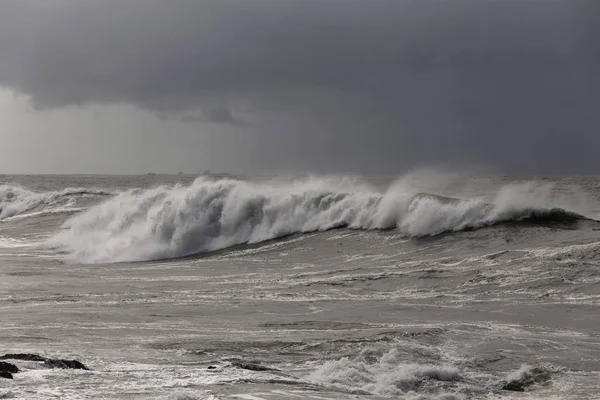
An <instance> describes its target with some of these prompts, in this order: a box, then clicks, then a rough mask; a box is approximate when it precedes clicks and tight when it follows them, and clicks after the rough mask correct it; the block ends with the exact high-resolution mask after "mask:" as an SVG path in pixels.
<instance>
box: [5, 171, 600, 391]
mask: <svg viewBox="0 0 600 400" xmlns="http://www.w3.org/2000/svg"><path fill="white" fill-rule="evenodd" d="M596 219H600V177H595V176H564V177H551V178H548V177H503V176H482V175H468V174H458V173H456V174H453V173H449V172H441V171H434V170H421V171H416V172H413V173H409V174H406V175H403V176H399V177H382V178H360V177H349V176H304V177H294V176H287V177H254V178H252V177H234V176H218V175H206V176H200V177H198V176H187V175H177V176H162V175H144V176H49V175H48V176H7V175H3V176H2V175H0V356H3V357H0V358H2V359H3V362H7V363H10V364H12V365H14V366H15V367H16V368H18V370H19V371H18V372H15V373H12V379H9V378H8V377H7V378H0V398H15V399H28V400H35V399H172V400H175V399H179V400H184V399H185V400H191V399H235V398H237V399H251V400H256V399H413V400H416V399H420V400H425V399H439V400H442V399H443V400H451V399H600V307H599V306H600V222H597V221H596ZM24 353H26V354H30V355H39V356H40V357H38V358H35V357H33V356H23V355H22V354H24ZM19 354H21V356H19ZM50 359H62V360H77V361H79V362H81V363H83V364H84V365H85V366H86V367H87V368H88V369H77V368H65V367H66V366H68V365H66V364H65V363H62V364H60V363H58V364H57V363H52V362H48V360H50Z"/></svg>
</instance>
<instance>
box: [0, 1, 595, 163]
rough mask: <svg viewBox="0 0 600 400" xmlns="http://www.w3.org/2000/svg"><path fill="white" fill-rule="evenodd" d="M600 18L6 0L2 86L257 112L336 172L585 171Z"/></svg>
mask: <svg viewBox="0 0 600 400" xmlns="http://www.w3.org/2000/svg"><path fill="white" fill-rule="evenodd" d="M599 22H600V2H597V1H595V0H590V1H577V0H563V1H556V0H554V1H553V0H546V1H543V0H522V1H512V0H496V1H492V0H470V1H465V0H448V1H433V0H432V1H423V0H419V1H416V0H412V1H411V0H404V1H402V0H389V1H388V0H374V1H364V0H319V1H311V0H287V1H286V0H273V1H267V0H248V1H242V0H238V1H227V0H219V1H211V0H206V1H193V0H189V1H186V0H173V1H164V0H127V1H122V0H119V1H116V0H97V1H95V0H89V1H80V0H38V1H27V0H24V1H19V2H3V3H1V4H0V55H1V57H0V84H1V85H4V86H6V87H10V88H13V89H15V90H17V91H19V92H22V93H25V94H28V95H30V96H31V99H32V101H33V104H34V105H35V106H36V107H37V108H57V107H63V106H69V105H85V104H92V103H103V102H104V103H106V102H110V103H132V104H135V105H138V106H140V107H142V108H146V109H149V110H152V111H155V112H157V113H158V114H159V115H175V114H181V115H184V116H185V115H197V116H199V118H200V119H201V120H205V121H212V122H217V123H237V122H239V121H244V122H250V123H253V122H254V123H258V126H261V129H264V130H266V131H270V130H272V131H273V132H276V134H278V135H288V136H289V137H290V139H289V141H288V143H291V144H289V146H290V148H291V149H292V148H293V149H298V152H297V153H296V155H297V154H302V151H312V154H313V159H311V162H314V163H315V165H316V166H317V167H321V166H322V167H323V168H327V167H328V166H329V163H330V162H331V159H332V158H339V157H337V156H336V155H335V154H334V155H333V156H332V154H331V153H336V152H337V153H340V155H341V156H343V155H344V154H348V153H352V154H354V155H356V154H360V157H362V160H360V157H359V158H357V161H356V162H358V163H366V164H368V163H372V162H373V161H376V160H379V161H380V162H382V163H387V164H389V166H390V167H392V168H393V167H395V166H397V165H404V164H407V163H412V162H415V161H424V162H430V161H436V160H442V161H454V160H459V159H463V160H464V159H466V160H468V161H474V162H481V161H484V162H485V161H490V162H491V163H493V164H504V165H509V166H513V167H516V168H519V169H523V170H527V169H531V168H532V167H535V166H536V164H538V163H546V164H548V163H550V162H551V160H555V159H557V158H558V157H562V158H564V154H565V153H564V152H565V151H566V152H567V153H568V157H569V159H568V160H565V161H563V163H564V164H568V163H575V164H576V165H577V168H579V169H581V168H587V169H589V168H591V167H594V165H593V162H592V161H591V160H589V159H587V158H586V157H590V156H591V155H592V154H594V153H593V152H595V151H597V150H599V146H598V143H599V142H600V139H596V136H598V133H599V132H598V128H599V127H600V121H599V118H598V117H597V116H596V114H597V112H596V108H597V105H598V104H600V78H599V73H598V72H597V71H598V70H599V67H600V44H599V43H598V41H599V38H600V24H599ZM197 109H200V110H201V111H200V112H199V113H194V112H193V110H197ZM186 113H187V114H186ZM190 113H191V114H190ZM290 113H292V114H293V115H294V117H293V118H291V119H290V120H285V119H284V120H283V121H288V122H289V121H295V122H296V123H295V125H294V126H293V127H290V125H289V124H287V123H286V122H282V120H281V116H282V115H288V114H290ZM282 129H285V132H282ZM261 135H262V136H261ZM261 135H258V136H257V138H259V137H263V139H264V140H265V141H266V142H268V141H269V140H271V139H272V135H271V136H270V135H269V134H268V133H267V134H266V136H265V134H261ZM267 137H268V139H267ZM307 138H309V139H307ZM340 138H343V141H340V140H339V139H340ZM257 140H258V139H257ZM315 149H318V150H315ZM357 149H359V150H360V151H358V150H357ZM590 149H591V150H590ZM319 153H322V154H319ZM537 153H540V154H537ZM542 153H543V154H542ZM292 158H293V157H292ZM300 158H302V157H300ZM400 158H402V159H403V160H404V161H399V159H400ZM508 158H513V159H514V160H512V161H507V159H508ZM594 158H595V157H594ZM298 163H300V164H301V163H302V161H298Z"/></svg>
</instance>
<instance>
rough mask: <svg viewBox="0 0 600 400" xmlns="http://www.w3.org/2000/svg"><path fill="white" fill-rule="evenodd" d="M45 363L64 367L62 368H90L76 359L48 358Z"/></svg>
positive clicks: (54, 366) (52, 366)
mask: <svg viewBox="0 0 600 400" xmlns="http://www.w3.org/2000/svg"><path fill="white" fill-rule="evenodd" d="M44 363H45V364H46V365H47V366H49V367H50V368H62V369H85V370H89V368H88V367H86V366H85V365H83V364H82V363H80V362H79V361H76V360H53V359H46V360H45V361H44Z"/></svg>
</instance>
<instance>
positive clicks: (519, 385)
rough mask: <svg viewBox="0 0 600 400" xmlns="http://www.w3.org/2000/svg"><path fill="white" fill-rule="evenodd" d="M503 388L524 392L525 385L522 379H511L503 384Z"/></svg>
mask: <svg viewBox="0 0 600 400" xmlns="http://www.w3.org/2000/svg"><path fill="white" fill-rule="evenodd" d="M502 390H510V391H511V392H524V391H525V385H524V383H523V382H521V381H511V382H508V383H507V384H506V385H504V386H502Z"/></svg>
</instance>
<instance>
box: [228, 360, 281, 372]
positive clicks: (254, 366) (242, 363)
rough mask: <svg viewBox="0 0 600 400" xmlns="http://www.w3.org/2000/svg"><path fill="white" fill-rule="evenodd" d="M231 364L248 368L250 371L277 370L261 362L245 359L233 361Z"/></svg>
mask: <svg viewBox="0 0 600 400" xmlns="http://www.w3.org/2000/svg"><path fill="white" fill-rule="evenodd" d="M231 365H233V366H234V367H237V368H241V369H247V370H249V371H276V369H274V368H269V367H265V366H263V365H260V364H256V363H251V362H245V361H232V362H231Z"/></svg>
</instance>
